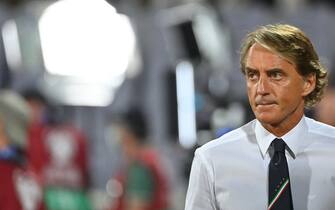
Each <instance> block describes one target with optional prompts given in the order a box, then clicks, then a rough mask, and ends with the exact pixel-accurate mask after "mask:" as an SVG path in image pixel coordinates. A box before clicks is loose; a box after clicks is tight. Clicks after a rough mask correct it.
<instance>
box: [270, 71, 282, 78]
mask: <svg viewBox="0 0 335 210" xmlns="http://www.w3.org/2000/svg"><path fill="white" fill-rule="evenodd" d="M270 77H271V78H272V79H275V80H280V79H282V78H283V73H282V72H280V71H274V72H271V73H270Z"/></svg>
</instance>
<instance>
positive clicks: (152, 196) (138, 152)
mask: <svg viewBox="0 0 335 210" xmlns="http://www.w3.org/2000/svg"><path fill="white" fill-rule="evenodd" d="M117 125H118V126H117V127H118V131H119V134H120V144H121V148H122V151H123V153H124V155H125V158H126V161H127V165H126V167H125V169H124V170H123V171H121V172H120V173H119V175H118V177H117V178H116V179H117V180H118V181H119V182H120V183H121V185H122V189H123V190H122V194H121V195H120V196H119V197H118V199H117V201H116V203H115V205H114V207H113V208H112V210H166V209H167V208H168V198H169V193H168V184H167V179H166V176H165V173H164V172H163V170H162V165H161V162H160V160H159V155H158V153H157V152H156V151H155V150H154V149H153V148H151V147H150V146H149V145H148V144H147V127H146V122H145V119H144V116H143V115H142V113H141V112H139V111H138V110H131V111H129V112H127V113H125V114H124V115H122V116H121V119H119V120H118V121H117Z"/></svg>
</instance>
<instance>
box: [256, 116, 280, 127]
mask: <svg viewBox="0 0 335 210" xmlns="http://www.w3.org/2000/svg"><path fill="white" fill-rule="evenodd" d="M256 119H257V120H258V121H259V122H261V123H262V124H270V125H274V124H277V123H278V117H276V116H275V115H274V114H270V113H268V114H256Z"/></svg>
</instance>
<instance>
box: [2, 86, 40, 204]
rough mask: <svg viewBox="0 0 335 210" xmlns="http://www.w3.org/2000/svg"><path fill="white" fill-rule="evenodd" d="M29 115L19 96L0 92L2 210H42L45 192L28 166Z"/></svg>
mask: <svg viewBox="0 0 335 210" xmlns="http://www.w3.org/2000/svg"><path fill="white" fill-rule="evenodd" d="M29 120H30V113H29V108H28V105H27V104H26V103H25V101H24V100H23V98H21V97H20V96H19V95H18V94H17V93H15V92H14V91H11V90H0V174H1V178H0V186H1V187H0V209H1V210H26V209H31V210H37V209H39V210H40V209H43V204H42V189H41V186H40V184H39V182H38V179H37V177H36V176H35V174H34V173H33V172H32V171H30V170H29V169H28V168H27V166H26V164H25V160H26V155H25V150H26V144H27V143H26V137H27V128H28V125H29V122H30V121H29Z"/></svg>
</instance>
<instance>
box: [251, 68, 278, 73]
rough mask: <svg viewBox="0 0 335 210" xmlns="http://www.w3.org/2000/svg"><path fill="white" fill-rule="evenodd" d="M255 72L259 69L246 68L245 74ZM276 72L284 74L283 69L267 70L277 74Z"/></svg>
mask: <svg viewBox="0 0 335 210" xmlns="http://www.w3.org/2000/svg"><path fill="white" fill-rule="evenodd" d="M254 71H258V70H257V69H254V68H251V67H245V72H246V73H247V72H254ZM276 71H280V72H284V70H283V69H281V68H272V69H268V70H266V72H276Z"/></svg>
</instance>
